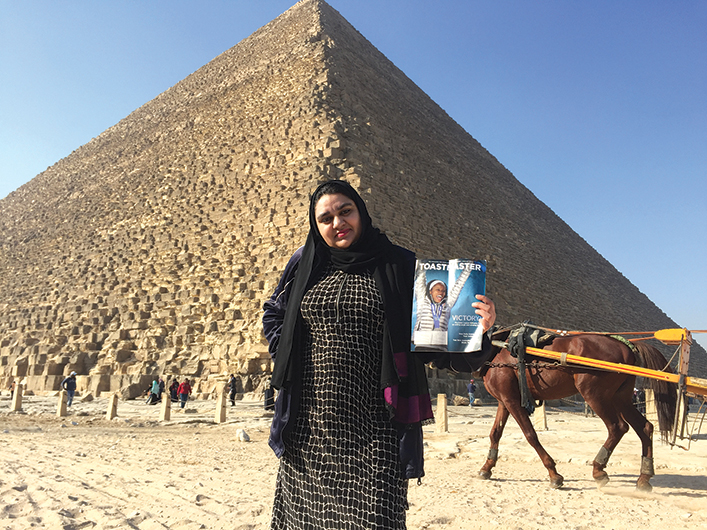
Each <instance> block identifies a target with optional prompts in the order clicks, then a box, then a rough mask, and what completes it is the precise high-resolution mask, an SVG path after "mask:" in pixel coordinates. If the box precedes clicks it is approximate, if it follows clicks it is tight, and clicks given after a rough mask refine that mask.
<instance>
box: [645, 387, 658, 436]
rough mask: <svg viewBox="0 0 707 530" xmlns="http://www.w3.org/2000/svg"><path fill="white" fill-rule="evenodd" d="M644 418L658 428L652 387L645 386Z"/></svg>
mask: <svg viewBox="0 0 707 530" xmlns="http://www.w3.org/2000/svg"><path fill="white" fill-rule="evenodd" d="M645 393H646V419H647V420H648V421H649V422H651V423H652V424H653V427H655V428H656V429H657V428H658V408H657V407H656V406H655V395H654V394H653V389H652V388H646V389H645Z"/></svg>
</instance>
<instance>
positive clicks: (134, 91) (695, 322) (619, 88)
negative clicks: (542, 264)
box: [0, 0, 707, 345]
mask: <svg viewBox="0 0 707 530" xmlns="http://www.w3.org/2000/svg"><path fill="white" fill-rule="evenodd" d="M293 2H294V0H287V1H280V0H258V1H245V0H243V1H231V2H226V1H209V0H202V1H200V2H195V1H179V0H170V1H151V2H142V1H122V2H96V1H87V0H86V1H72V0H67V1H62V2H56V1H49V0H45V1H33V0H23V1H14V0H0V198H1V197H5V196H6V195H7V194H8V193H10V192H11V191H12V190H14V189H16V188H18V187H19V186H21V185H22V184H24V183H25V182H27V181H28V180H30V179H32V178H33V177H34V176H35V175H37V174H38V173H40V172H41V171H43V170H44V169H46V168H47V167H48V166H50V165H52V164H54V163H55V162H56V161H58V160H59V159H60V158H62V157H64V156H66V155H68V154H69V153H70V152H71V151H73V150H74V149H76V148H77V147H79V146H81V145H83V144H85V143H86V142H88V141H89V140H91V138H93V137H95V136H97V135H98V134H100V133H101V132H102V131H104V130H105V129H107V128H108V127H110V126H112V125H114V124H115V123H117V122H118V121H119V120H121V119H122V118H124V117H125V116H127V115H128V114H129V113H130V112H132V111H133V110H135V109H136V108H138V107H139V106H141V105H143V104H144V103H146V102H147V101H149V100H151V99H152V98H154V97H155V96H157V95H158V94H160V93H161V92H163V91H164V90H166V89H167V88H169V87H170V86H172V85H174V84H175V83H177V82H178V81H180V80H181V79H183V78H184V77H186V76H187V75H188V74H190V73H192V72H193V71H195V70H197V69H198V68H199V67H201V66H202V65H204V64H206V63H207V62H208V61H210V60H211V59H213V58H214V57H215V56H217V55H218V54H220V53H222V52H223V51H225V50H227V49H228V48H230V47H232V46H234V45H235V44H237V43H238V42H239V41H240V40H241V39H243V38H245V37H247V36H248V35H250V34H251V33H252V32H253V31H255V30H256V29H258V28H259V27H261V26H262V25H264V24H266V23H267V22H269V21H270V20H272V19H273V18H275V17H276V16H278V15H279V14H280V13H282V12H284V11H285V10H287V9H288V8H289V7H290V6H291V5H292V3H293ZM329 3H330V4H331V5H332V6H333V7H334V8H336V9H337V10H339V12H340V13H341V14H342V15H344V17H346V18H347V19H348V20H349V22H351V23H352V24H353V25H354V26H355V27H356V28H357V29H358V30H359V31H360V32H361V33H362V34H363V35H364V36H365V37H366V38H368V40H370V41H371V42H372V43H373V44H374V45H375V46H376V47H378V49H379V50H381V51H382V52H383V53H384V54H385V55H386V56H387V57H388V58H389V59H391V60H392V61H393V62H394V63H395V64H396V65H397V66H398V67H400V68H401V69H402V70H403V71H404V72H405V73H406V74H407V75H408V76H409V77H410V78H411V79H412V80H413V81H415V82H416V83H417V84H418V85H419V86H420V87H421V88H422V89H423V90H424V91H425V92H427V94H429V95H430V97H431V98H432V99H433V100H435V101H436V102H437V103H438V104H439V105H440V106H441V107H442V108H444V109H445V110H446V111H447V113H449V115H450V116H452V118H454V119H455V120H456V121H457V122H458V123H459V124H461V125H462V126H463V127H464V128H465V129H466V130H467V131H468V132H469V133H470V134H471V135H472V136H474V138H476V139H477V140H478V141H479V142H481V144H482V145H483V146H484V147H486V148H487V149H488V150H489V151H490V152H491V153H492V154H493V155H494V156H496V158H498V160H499V161H500V162H501V163H503V164H504V165H505V166H506V167H507V168H508V169H510V170H511V171H512V172H513V174H514V175H515V176H516V178H518V179H519V180H520V181H521V182H522V183H523V184H525V185H526V186H527V187H528V188H529V189H530V190H531V191H533V192H534V193H535V195H536V196H538V197H539V198H540V199H541V200H542V201H544V202H545V203H546V204H547V205H548V206H550V207H551V208H552V209H553V210H554V211H555V212H556V213H557V214H558V215H559V216H560V217H562V218H563V219H564V220H565V221H566V222H567V223H568V224H569V225H570V226H571V227H572V228H573V229H574V230H575V231H577V232H578V233H579V234H580V235H581V236H582V237H583V238H584V239H585V240H587V241H588V242H589V243H590V244H591V245H592V246H593V247H594V248H596V249H597V250H598V251H599V252H600V253H601V254H602V255H603V256H604V257H605V258H607V259H608V260H609V261H610V262H611V263H613V264H614V266H616V268H617V269H618V270H619V271H621V272H622V273H623V274H624V275H625V276H626V277H628V279H629V280H631V281H632V282H633V283H634V284H635V285H636V286H637V287H638V288H639V289H640V290H641V291H643V292H644V293H645V294H646V295H648V297H649V298H651V299H652V300H653V301H654V302H655V303H656V304H657V305H658V306H660V307H661V308H662V309H663V310H664V311H665V312H666V313H667V314H668V315H669V316H670V317H672V318H673V319H674V320H676V321H677V322H678V324H679V325H681V326H685V327H689V328H692V329H707V279H705V270H706V269H707V267H706V262H707V2H704V1H702V0H695V1H679V0H677V1H674V2H665V1H651V0H624V1H621V2H616V1H615V0H611V1H596V0H595V1H591V2H582V1H579V0H546V1H543V0H538V1H530V0H527V1H504V0H487V1H483V2H477V1H473V0H463V1H462V0H458V1H452V0H450V1H444V0H440V1H436V2H430V1H429V0H386V1H381V0H330V2H329ZM601 309H602V308H601V307H600V306H598V307H597V308H596V310H597V311H601ZM544 324H547V325H552V323H551V322H547V323H544ZM696 338H698V340H700V342H701V343H702V344H703V345H706V344H707V335H701V336H697V337H696Z"/></svg>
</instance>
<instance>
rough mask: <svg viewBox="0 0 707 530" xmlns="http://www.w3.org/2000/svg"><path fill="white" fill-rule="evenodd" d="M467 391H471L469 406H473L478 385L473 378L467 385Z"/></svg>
mask: <svg viewBox="0 0 707 530" xmlns="http://www.w3.org/2000/svg"><path fill="white" fill-rule="evenodd" d="M466 391H467V392H468V393H469V406H470V407H471V406H472V405H473V404H474V400H475V396H476V385H475V384H474V380H473V379H470V380H469V384H468V385H466Z"/></svg>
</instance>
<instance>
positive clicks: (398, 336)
mask: <svg viewBox="0 0 707 530" xmlns="http://www.w3.org/2000/svg"><path fill="white" fill-rule="evenodd" d="M324 186H327V188H328V189H327V191H326V193H341V194H343V195H345V196H346V197H348V198H350V199H351V200H353V201H354V203H355V204H356V207H357V208H358V212H359V216H360V219H361V235H360V237H359V239H358V240H357V241H355V242H354V243H353V244H352V245H351V246H349V247H348V248H345V249H339V248H332V247H329V246H328V245H327V244H326V243H325V241H324V239H323V238H322V236H321V234H320V233H319V228H318V226H317V222H316V216H315V211H314V210H315V207H316V202H317V201H318V200H319V198H320V197H321V196H322V193H321V190H322V188H323V187H324ZM329 190H332V191H329ZM329 262H331V263H332V265H333V266H334V267H335V268H337V269H340V270H342V271H344V272H347V273H353V274H357V273H362V272H364V271H370V272H372V273H373V278H374V280H375V284H376V287H377V288H378V290H379V292H380V294H381V297H382V299H383V307H384V312H385V319H386V320H385V325H384V331H383V335H384V337H383V359H382V361H383V362H382V370H381V388H383V389H385V388H389V387H392V386H395V385H398V384H399V383H402V384H401V385H400V388H401V392H402V393H403V394H405V395H407V394H411V395H413V394H414V395H419V394H425V393H427V379H426V376H425V373H424V366H423V365H422V363H421V362H420V361H419V360H417V361H415V360H412V361H411V359H410V357H411V354H410V330H411V327H410V326H411V318H412V293H413V281H414V267H415V260H414V254H412V253H411V252H409V251H406V250H404V249H402V248H401V247H398V246H396V245H393V244H392V243H391V242H390V241H389V240H388V238H387V237H386V236H385V235H384V234H381V232H380V231H379V230H378V229H377V228H375V227H374V226H373V224H372V222H371V218H370V216H369V214H368V209H367V208H366V204H365V203H364V202H363V199H361V197H360V195H359V194H358V193H357V192H356V190H354V189H353V187H351V185H350V184H348V183H347V182H344V181H340V180H333V181H328V182H325V183H323V184H321V185H320V186H319V187H318V188H317V189H316V190H315V192H314V194H313V195H312V197H311V199H310V205H309V234H308V235H307V241H306V243H305V245H304V249H303V251H302V257H301V259H300V261H299V264H298V266H297V271H296V273H295V277H294V281H293V282H292V286H291V292H290V295H289V299H288V303H287V309H286V311H285V317H284V322H283V326H282V331H281V335H280V339H279V344H278V348H277V355H276V357H275V367H274V370H273V376H272V384H273V386H274V387H276V388H281V387H285V388H288V387H290V386H291V385H292V383H294V382H297V381H299V379H300V374H301V344H302V342H301V340H300V339H301V334H302V330H303V325H302V324H303V323H302V316H301V313H300V304H301V302H302V298H303V297H304V294H305V293H306V292H307V290H308V289H309V288H310V287H312V285H313V284H314V282H315V281H317V280H318V278H319V277H320V275H321V273H322V271H323V270H324V268H325V267H326V266H327V264H328V263H329ZM401 355H402V356H403V357H404V358H405V364H406V366H405V367H404V369H403V370H400V366H399V365H400V363H399V362H398V363H397V366H396V358H400V356H401ZM401 371H402V372H404V373H400V372H401ZM403 387H404V388H403ZM396 392H397V390H396Z"/></svg>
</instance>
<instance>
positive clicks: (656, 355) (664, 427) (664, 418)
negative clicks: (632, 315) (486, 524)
mask: <svg viewBox="0 0 707 530" xmlns="http://www.w3.org/2000/svg"><path fill="white" fill-rule="evenodd" d="M634 345H635V346H636V348H637V349H638V356H639V357H640V359H641V361H642V364H643V366H645V367H646V368H649V369H651V370H661V371H666V372H670V373H673V370H672V369H671V368H670V365H669V364H668V361H667V360H666V359H665V357H663V354H662V353H660V352H659V351H658V350H657V349H655V348H654V347H653V346H650V345H648V344H646V343H644V342H637V343H634ZM647 379H648V384H649V386H650V388H651V389H652V390H653V395H654V398H655V408H656V410H657V411H658V430H660V437H661V439H662V440H663V441H665V440H666V439H667V438H668V433H670V431H671V430H672V428H673V424H674V422H675V412H676V405H677V400H678V399H677V385H676V384H675V383H668V382H667V381H661V380H660V379H653V378H647Z"/></svg>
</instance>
